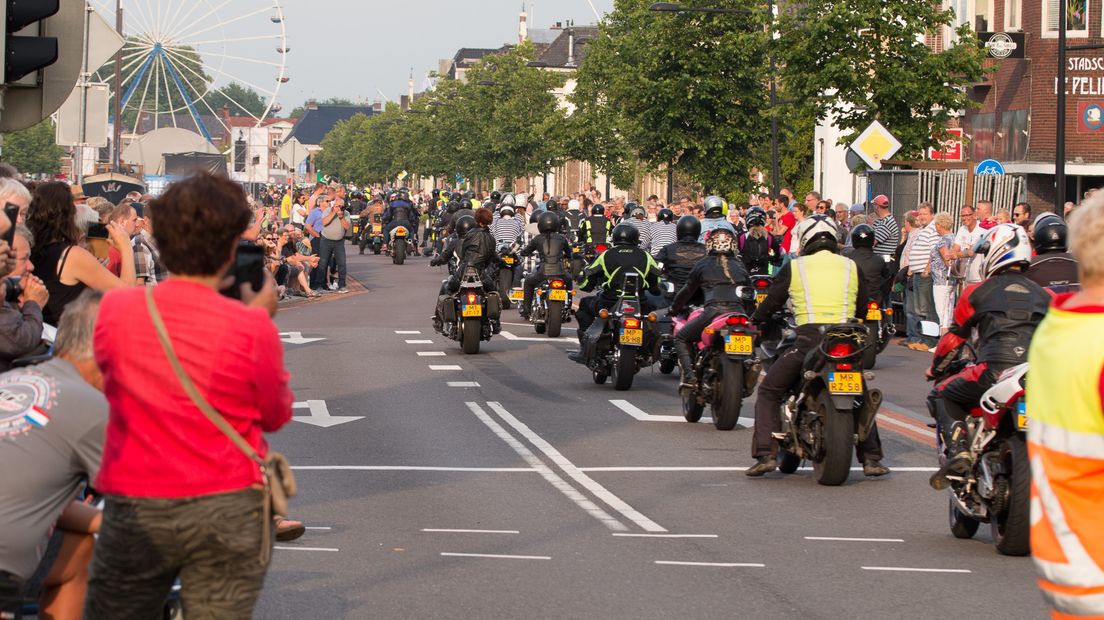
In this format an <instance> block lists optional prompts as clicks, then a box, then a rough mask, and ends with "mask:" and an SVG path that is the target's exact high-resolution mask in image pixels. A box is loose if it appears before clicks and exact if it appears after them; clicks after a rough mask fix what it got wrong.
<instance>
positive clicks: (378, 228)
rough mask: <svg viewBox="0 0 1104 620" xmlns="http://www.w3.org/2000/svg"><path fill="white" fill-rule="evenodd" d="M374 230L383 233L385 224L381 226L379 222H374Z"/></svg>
mask: <svg viewBox="0 0 1104 620" xmlns="http://www.w3.org/2000/svg"><path fill="white" fill-rule="evenodd" d="M372 232H374V233H382V232H383V226H380V225H379V224H373V225H372Z"/></svg>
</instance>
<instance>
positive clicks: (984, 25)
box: [973, 0, 996, 32]
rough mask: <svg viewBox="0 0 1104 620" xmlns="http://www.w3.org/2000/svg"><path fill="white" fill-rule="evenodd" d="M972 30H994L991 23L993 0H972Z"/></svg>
mask: <svg viewBox="0 0 1104 620" xmlns="http://www.w3.org/2000/svg"><path fill="white" fill-rule="evenodd" d="M973 15H974V32H992V31H993V30H996V27H995V26H994V24H993V15H994V12H993V0H974V11H973Z"/></svg>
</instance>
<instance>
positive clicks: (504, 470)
mask: <svg viewBox="0 0 1104 620" xmlns="http://www.w3.org/2000/svg"><path fill="white" fill-rule="evenodd" d="M291 468H292V469H294V470H296V471H452V472H471V473H493V474H518V473H527V474H531V473H536V471H537V470H536V469H533V468H532V467H427V466H418V465H292V466H291Z"/></svg>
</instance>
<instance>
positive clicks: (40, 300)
mask: <svg viewBox="0 0 1104 620" xmlns="http://www.w3.org/2000/svg"><path fill="white" fill-rule="evenodd" d="M33 245H34V241H33V239H32V236H31V231H29V230H27V227H26V226H22V225H21V226H17V227H16V229H15V240H14V242H13V243H12V252H13V253H14V254H15V269H13V270H12V271H11V273H9V274H8V275H7V276H5V278H4V285H3V287H0V290H2V291H3V293H4V294H5V296H6V299H5V300H3V302H2V303H0V372H4V371H7V370H8V369H10V368H11V362H12V361H13V360H16V359H19V358H21V357H25V356H27V355H31V354H34V353H35V352H37V350H38V349H40V348H42V308H43V306H45V305H46V301H47V300H48V299H49V297H50V294H49V293H48V292H47V291H46V285H45V284H43V283H42V280H39V279H38V278H37V277H35V276H34V275H33V272H34V263H32V262H31V247H32V246H33Z"/></svg>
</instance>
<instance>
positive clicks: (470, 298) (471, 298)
mask: <svg viewBox="0 0 1104 620" xmlns="http://www.w3.org/2000/svg"><path fill="white" fill-rule="evenodd" d="M478 299H479V298H478V297H476V295H475V293H468V303H469V304H474V303H475V302H476V301H477V300H478Z"/></svg>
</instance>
